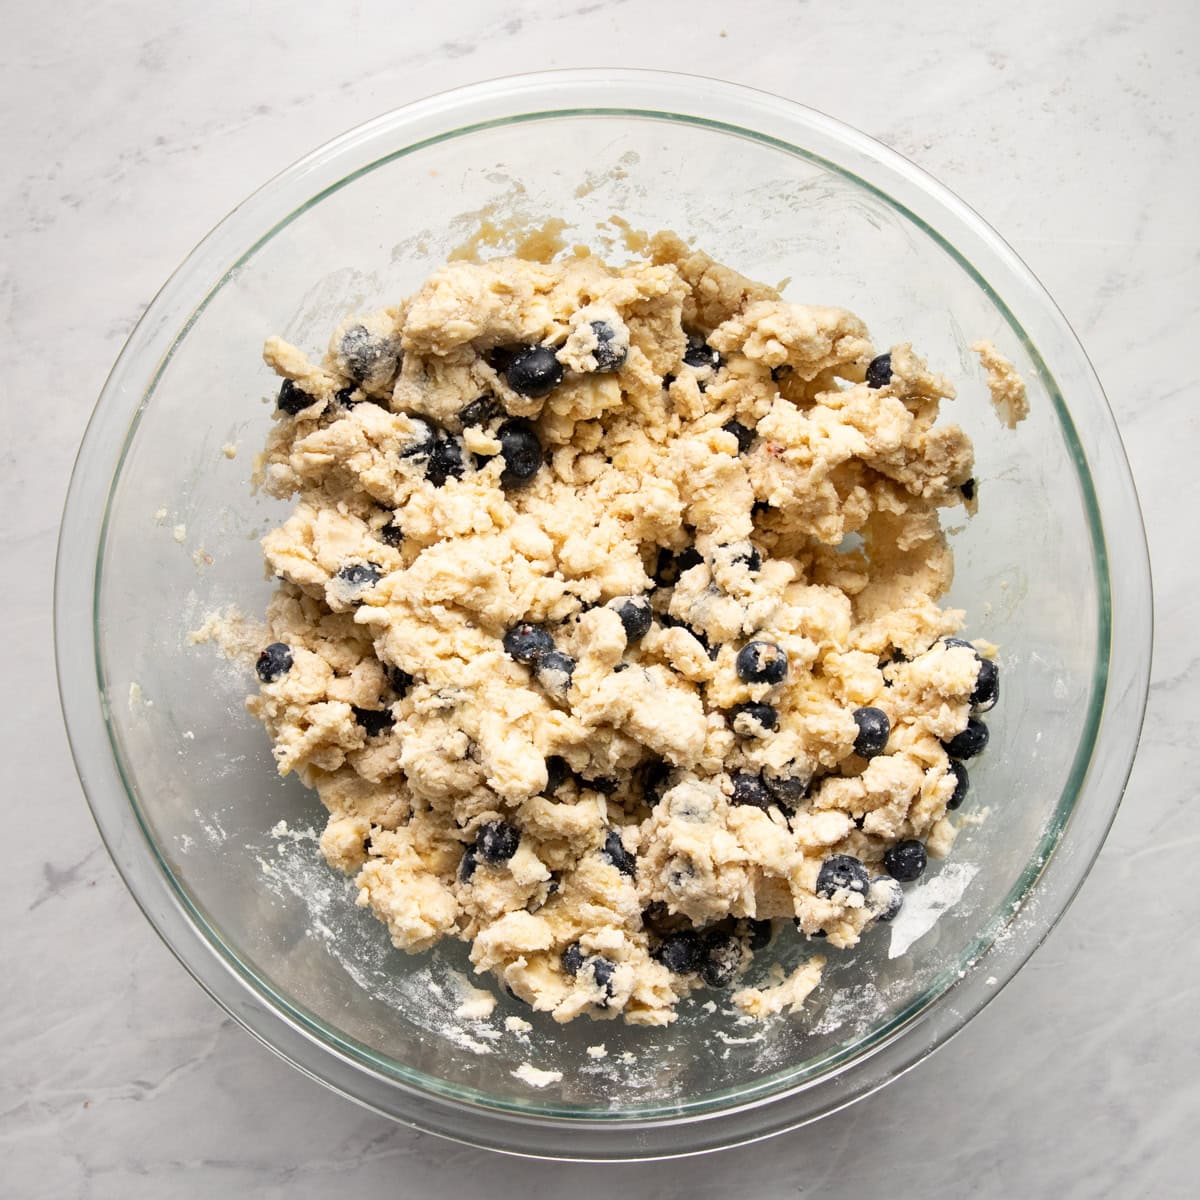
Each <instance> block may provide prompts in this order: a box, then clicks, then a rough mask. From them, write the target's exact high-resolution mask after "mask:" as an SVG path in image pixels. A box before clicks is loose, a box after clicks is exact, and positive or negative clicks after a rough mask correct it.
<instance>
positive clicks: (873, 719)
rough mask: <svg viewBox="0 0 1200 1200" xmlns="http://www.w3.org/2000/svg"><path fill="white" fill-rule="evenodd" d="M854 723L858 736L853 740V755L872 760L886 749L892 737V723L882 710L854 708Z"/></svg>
mask: <svg viewBox="0 0 1200 1200" xmlns="http://www.w3.org/2000/svg"><path fill="white" fill-rule="evenodd" d="M854 723H855V725H857V726H858V735H857V736H856V737H855V739H854V753H855V754H857V755H859V756H860V757H862V758H874V757H875V756H876V755H877V754H882V753H883V752H884V750H885V749H886V748H887V744H888V738H889V737H891V736H892V723H891V722H890V721H889V720H888V715H887V713H885V712H884V711H883V709H882V708H856V709H855V710H854Z"/></svg>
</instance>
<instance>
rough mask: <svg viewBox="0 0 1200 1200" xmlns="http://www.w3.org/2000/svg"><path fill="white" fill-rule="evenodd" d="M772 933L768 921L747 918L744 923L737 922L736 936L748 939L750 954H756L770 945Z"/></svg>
mask: <svg viewBox="0 0 1200 1200" xmlns="http://www.w3.org/2000/svg"><path fill="white" fill-rule="evenodd" d="M774 931H775V930H774V927H773V926H772V924H771V922H770V921H759V920H756V919H755V918H754V917H747V918H746V919H745V920H744V921H739V922H738V934H739V935H740V936H743V937H746V938H748V939H749V945H750V951H751V953H752V954H757V953H758V952H759V951H760V950H762V949H764V948H765V947H766V946H768V945H769V944H770V942H771V935H772V934H773V933H774Z"/></svg>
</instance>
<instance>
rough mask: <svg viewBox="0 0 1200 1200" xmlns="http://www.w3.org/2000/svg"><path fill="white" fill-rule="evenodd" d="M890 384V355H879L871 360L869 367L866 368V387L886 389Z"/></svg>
mask: <svg viewBox="0 0 1200 1200" xmlns="http://www.w3.org/2000/svg"><path fill="white" fill-rule="evenodd" d="M891 382H892V356H891V355H890V354H881V355H879V357H878V358H873V359H871V363H870V366H868V367H867V387H869V388H881V387H886V386H887V385H888V384H889V383H891Z"/></svg>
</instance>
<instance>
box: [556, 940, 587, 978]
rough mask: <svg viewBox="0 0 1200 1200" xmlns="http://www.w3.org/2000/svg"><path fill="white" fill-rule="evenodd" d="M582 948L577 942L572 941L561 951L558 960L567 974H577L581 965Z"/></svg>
mask: <svg viewBox="0 0 1200 1200" xmlns="http://www.w3.org/2000/svg"><path fill="white" fill-rule="evenodd" d="M583 960H584V955H583V949H582V947H581V946H580V945H579V943H578V942H572V943H571V944H570V945H569V946H568V947H567V948H566V949H565V950H564V951H563V952H562V957H561V958H560V959H559V961H560V962H561V963H562V969H563V970H564V971H566V973H567V974H568V975H578V974H579V970H580V968H581V967H582V966H583Z"/></svg>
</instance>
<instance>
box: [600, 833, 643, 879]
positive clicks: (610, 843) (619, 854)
mask: <svg viewBox="0 0 1200 1200" xmlns="http://www.w3.org/2000/svg"><path fill="white" fill-rule="evenodd" d="M604 854H605V856H606V857H607V858H608V861H609V862H610V863H612V865H613V866H614V867H616V868H617V870H618V871H620V872H621V874H622V875H628V876H629V878H630V879H632V878H633V877H634V876H635V875H636V874H637V859H636V858H634V856H633V855H632V854H630V853H629V851H628V850H626V849H625V843H624V842H623V841H621V834H620V833H619V831H617V830H616V829H610V830H609V831H608V835H607V836H606V837H605V839H604Z"/></svg>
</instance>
